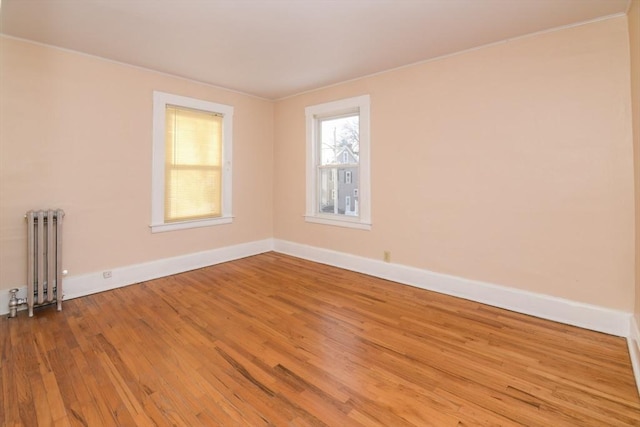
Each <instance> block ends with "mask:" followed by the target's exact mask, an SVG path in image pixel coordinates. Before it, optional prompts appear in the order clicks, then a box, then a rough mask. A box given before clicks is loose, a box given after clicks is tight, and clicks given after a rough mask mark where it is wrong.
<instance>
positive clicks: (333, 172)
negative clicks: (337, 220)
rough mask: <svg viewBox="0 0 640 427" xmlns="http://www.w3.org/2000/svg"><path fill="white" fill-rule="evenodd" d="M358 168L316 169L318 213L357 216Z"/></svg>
mask: <svg viewBox="0 0 640 427" xmlns="http://www.w3.org/2000/svg"><path fill="white" fill-rule="evenodd" d="M358 169H359V168H358V166H348V167H326V166H324V167H322V166H321V167H319V168H318V212H319V213H328V214H336V215H349V216H358V215H359V214H358V197H357V194H358Z"/></svg>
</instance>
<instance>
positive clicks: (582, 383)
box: [0, 253, 640, 427]
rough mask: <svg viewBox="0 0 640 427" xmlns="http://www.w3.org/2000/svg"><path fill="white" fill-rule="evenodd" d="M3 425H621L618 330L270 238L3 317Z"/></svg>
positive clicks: (625, 402) (628, 377)
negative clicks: (449, 292) (214, 260)
mask: <svg viewBox="0 0 640 427" xmlns="http://www.w3.org/2000/svg"><path fill="white" fill-rule="evenodd" d="M0 339H1V340H2V357H1V359H0V363H1V365H0V369H1V375H0V399H1V401H2V405H1V408H2V413H1V414H0V424H2V425H5V426H15V425H20V426H29V427H31V426H48V425H72V426H91V427H93V426H103V425H105V426H116V425H117V426H129V425H139V426H146V425H150V426H152V425H158V426H171V425H177V426H199V425H204V426H209V425H211V426H214V425H223V426H261V425H277V426H321V425H328V426H351V425H354V426H357V425H363V426H375V425H384V426H429V425H434V426H482V425H502V426H511V425H527V426H623V425H636V426H638V425H640V398H639V397H638V393H637V390H636V386H635V384H634V380H633V374H632V371H631V365H630V361H629V355H628V353H627V346H626V342H625V340H624V339H623V338H618V337H613V336H608V335H604V334H600V333H596V332H591V331H587V330H583V329H579V328H574V327H570V326H566V325H562V324H558V323H553V322H550V321H545V320H541V319H537V318H533V317H529V316H525V315H521V314H517V313H512V312H509V311H506V310H500V309H496V308H492V307H488V306H484V305H481V304H477V303H474V302H469V301H465V300H461V299H456V298H453V297H448V296H444V295H440V294H437V293H432V292H428V291H424V290H420V289H415V288H412V287H408V286H403V285H399V284H396V283H393V282H388V281H385V280H380V279H376V278H372V277H369V276H365V275H361V274H357V273H352V272H348V271H344V270H340V269H337V268H333V267H328V266H324V265H320V264H315V263H312V262H308V261H303V260H300V259H296V258H292V257H288V256H285V255H280V254H276V253H267V254H263V255H258V256H254V257H250V258H245V259H242V260H238V261H234V262H230V263H226V264H220V265H217V266H213V267H208V268H204V269H201V270H196V271H192V272H189V273H184V274H180V275H176V276H171V277H167V278H163V279H158V280H153V281H150V282H146V283H143V284H139V285H133V286H129V287H126V288H121V289H117V290H114V291H109V292H104V293H101V294H96V295H92V296H88V297H84V298H78V299H74V300H70V301H66V302H65V303H64V305H63V311H62V312H60V313H58V312H56V311H55V309H54V308H43V309H40V310H37V313H36V316H35V317H34V318H31V319H30V318H28V317H27V314H26V312H24V311H23V312H20V313H19V316H18V318H16V319H6V318H3V319H2V320H0Z"/></svg>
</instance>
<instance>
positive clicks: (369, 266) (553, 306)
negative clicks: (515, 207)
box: [0, 239, 639, 343]
mask: <svg viewBox="0 0 640 427" xmlns="http://www.w3.org/2000/svg"><path fill="white" fill-rule="evenodd" d="M271 250H275V251H277V252H281V253H284V254H289V255H292V256H296V257H299V258H304V259H308V260H311V261H315V262H319V263H323V264H328V265H333V266H336V267H340V268H344V269H347V270H352V271H357V272H360V273H365V274H369V275H372V276H376V277H380V278H383V279H388V280H392V281H394V282H398V283H403V284H406V285H411V286H415V287H418V288H422V289H427V290H431V291H435V292H439V293H443V294H447V295H452V296H455V297H460V298H465V299H468V300H472V301H477V302H480V303H483V304H488V305H492V306H495V307H500V308H505V309H507V310H512V311H516V312H519V313H524V314H529V315H532V316H536V317H540V318H543V319H549V320H553V321H557V322H561V323H566V324H569V325H574V326H579V327H581V328H586V329H591V330H594V331H598V332H604V333H607V334H611V335H617V336H622V337H630V333H631V330H630V328H631V325H632V322H631V321H630V319H632V315H631V313H626V312H622V311H617V310H612V309H609V308H605V307H600V306H595V305H589V304H584V303H579V302H575V301H571V300H567V299H562V298H557V297H553V296H549V295H544V294H538V293H533V292H528V291H523V290H519V289H515V288H509V287H505V286H499V285H494V284H491V283H486V282H480V281H476V280H470V279H464V278H461V277H456V276H450V275H446V274H441V273H434V272H432V271H428V270H422V269H418V268H415V267H408V266H404V265H399V264H392V263H385V262H382V261H377V260H373V259H369V258H363V257H359V256H356V255H351V254H347V253H343V252H336V251H331V250H327V249H321V248H317V247H313V246H307V245H302V244H299V243H294V242H288V241H284V240H278V239H265V240H259V241H255V242H249V243H243V244H239V245H234V246H228V247H223V248H218V249H213V250H209V251H204V252H198V253H194V254H188V255H183V256H178V257H173V258H165V259H160V260H156V261H150V262H147V263H142V264H136V265H131V266H125V267H117V268H113V269H112V270H111V272H112V276H111V278H109V279H105V278H103V277H102V272H95V273H90V274H86V275H81V276H70V277H67V278H65V280H64V299H65V300H68V299H72V298H77V297H82V296H85V295H90V294H94V293H97V292H103V291H107V290H110V289H115V288H119V287H122V286H127V285H131V284H134V283H139V282H144V281H147V280H152V279H156V278H158V277H165V276H170V275H172V274H177V273H182V272H184V271H189V270H194V269H197V268H202V267H206V266H209V265H214V264H219V263H222V262H227V261H232V260H234V259H239V258H244V257H247V256H251V255H257V254H260V253H264V252H268V251H271ZM19 289H20V290H19V292H18V297H19V298H24V297H26V287H21V288H19ZM23 308H24V306H23ZM8 312H9V292H8V291H6V292H4V291H3V292H2V293H0V314H6V313H8ZM637 342H639V341H638V339H636V343H637Z"/></svg>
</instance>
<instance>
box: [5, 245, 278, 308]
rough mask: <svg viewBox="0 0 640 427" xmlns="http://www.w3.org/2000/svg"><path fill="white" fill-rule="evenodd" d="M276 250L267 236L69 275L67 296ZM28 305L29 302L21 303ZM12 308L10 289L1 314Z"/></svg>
mask: <svg viewBox="0 0 640 427" xmlns="http://www.w3.org/2000/svg"><path fill="white" fill-rule="evenodd" d="M271 250H273V240H272V239H265V240H258V241H255V242H249V243H242V244H239V245H234V246H227V247H223V248H218V249H212V250H209V251H204V252H197V253H193V254H188V255H182V256H177V257H173V258H164V259H159V260H156V261H150V262H146V263H142V264H136V265H129V266H126V267H117V268H113V269H111V270H110V271H111V277H110V278H108V279H105V278H104V277H102V272H96V273H90V274H84V275H80V276H69V277H66V278H65V279H64V282H63V283H64V291H63V293H64V298H63V300H69V299H73V298H78V297H82V296H86V295H91V294H95V293H98V292H104V291H108V290H111V289H116V288H120V287H123V286H128V285H132V284H134V283H140V282H145V281H147V280H152V279H157V278H158V277H165V276H170V275H172V274H177V273H182V272H185V271H189V270H195V269H197V268H202V267H207V266H210V265H215V264H220V263H223V262H227V261H233V260H235V259H240V258H245V257H248V256H252V255H257V254H260V253H264V252H269V251H271ZM26 296H27V288H26V286H23V287H21V288H19V291H18V298H26ZM20 309H21V310H24V309H26V305H23V306H21V307H20ZM8 312H9V292H8V290H7V291H6V292H4V291H3V292H2V293H1V294H0V314H7V313H8Z"/></svg>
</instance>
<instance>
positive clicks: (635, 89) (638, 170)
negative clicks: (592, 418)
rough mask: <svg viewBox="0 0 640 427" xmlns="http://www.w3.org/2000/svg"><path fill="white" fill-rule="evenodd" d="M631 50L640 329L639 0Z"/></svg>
mask: <svg viewBox="0 0 640 427" xmlns="http://www.w3.org/2000/svg"><path fill="white" fill-rule="evenodd" d="M629 41H630V52H631V102H632V111H633V147H634V164H635V168H634V169H635V190H636V298H635V319H636V323H637V324H638V329H639V330H640V0H633V1H632V2H631V7H630V9H629Z"/></svg>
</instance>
